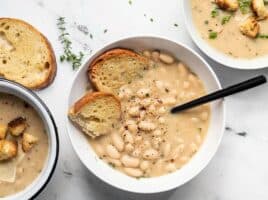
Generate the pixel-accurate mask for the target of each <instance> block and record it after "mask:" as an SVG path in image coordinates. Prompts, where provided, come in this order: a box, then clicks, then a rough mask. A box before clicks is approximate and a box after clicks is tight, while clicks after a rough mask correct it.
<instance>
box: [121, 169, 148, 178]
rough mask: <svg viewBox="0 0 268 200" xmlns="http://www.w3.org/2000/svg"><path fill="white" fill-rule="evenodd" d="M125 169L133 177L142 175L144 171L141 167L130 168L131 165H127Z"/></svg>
mask: <svg viewBox="0 0 268 200" xmlns="http://www.w3.org/2000/svg"><path fill="white" fill-rule="evenodd" d="M124 171H125V172H126V174H127V175H129V176H133V177H140V176H142V174H143V172H142V171H141V170H140V169H135V168H129V167H125V168H124Z"/></svg>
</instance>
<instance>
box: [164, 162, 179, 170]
mask: <svg viewBox="0 0 268 200" xmlns="http://www.w3.org/2000/svg"><path fill="white" fill-rule="evenodd" d="M165 169H166V171H168V172H174V171H176V169H177V168H176V165H175V164H174V163H169V164H167V165H166V167H165Z"/></svg>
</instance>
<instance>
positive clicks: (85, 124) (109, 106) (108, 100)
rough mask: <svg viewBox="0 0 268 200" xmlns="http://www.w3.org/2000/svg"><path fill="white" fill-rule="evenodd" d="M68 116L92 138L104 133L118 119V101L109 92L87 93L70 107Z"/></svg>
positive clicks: (109, 130)
mask: <svg viewBox="0 0 268 200" xmlns="http://www.w3.org/2000/svg"><path fill="white" fill-rule="evenodd" d="M69 117H70V119H71V120H72V121H73V122H74V123H75V124H76V125H78V127H79V128H80V129H81V130H82V131H83V132H84V133H85V134H87V135H89V136H90V137H92V138H95V137H98V136H101V135H106V134H109V133H110V132H111V130H112V128H113V127H114V126H116V124H117V123H118V121H119V120H120V117H121V105H120V101H119V100H118V99H117V98H116V97H115V96H114V95H113V94H110V93H104V92H93V93H87V94H86V95H85V96H83V97H82V98H81V99H79V100H78V101H77V102H76V103H75V104H74V105H73V106H72V107H71V109H70V110H69Z"/></svg>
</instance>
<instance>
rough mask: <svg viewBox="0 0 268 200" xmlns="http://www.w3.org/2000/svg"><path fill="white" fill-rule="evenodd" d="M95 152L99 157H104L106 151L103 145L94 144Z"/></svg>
mask: <svg viewBox="0 0 268 200" xmlns="http://www.w3.org/2000/svg"><path fill="white" fill-rule="evenodd" d="M94 147H95V151H96V153H97V154H98V155H99V156H103V155H104V154H105V150H104V148H103V146H102V145H100V144H97V143H95V144H94Z"/></svg>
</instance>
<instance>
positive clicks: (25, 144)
mask: <svg viewBox="0 0 268 200" xmlns="http://www.w3.org/2000/svg"><path fill="white" fill-rule="evenodd" d="M37 142H38V138H37V137H35V136H33V135H30V134H28V133H23V136H22V150H23V151H24V152H29V151H30V150H31V149H32V148H33V146H34V145H35V144H36V143H37Z"/></svg>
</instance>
